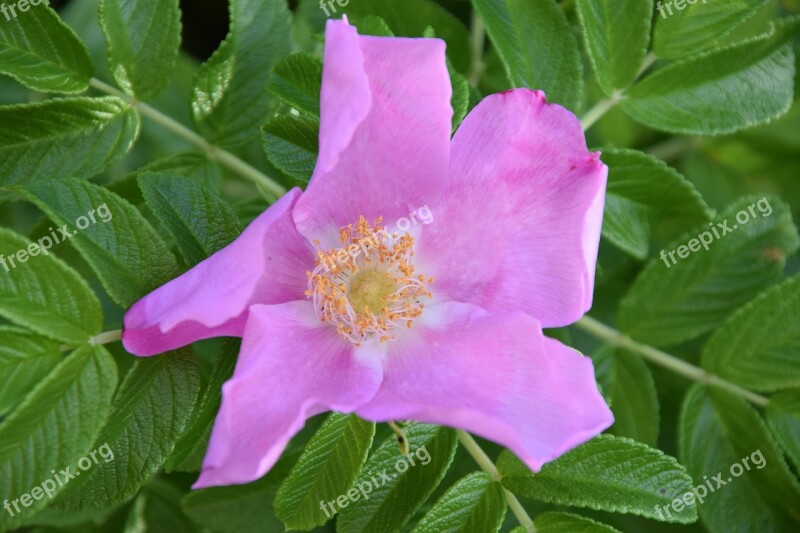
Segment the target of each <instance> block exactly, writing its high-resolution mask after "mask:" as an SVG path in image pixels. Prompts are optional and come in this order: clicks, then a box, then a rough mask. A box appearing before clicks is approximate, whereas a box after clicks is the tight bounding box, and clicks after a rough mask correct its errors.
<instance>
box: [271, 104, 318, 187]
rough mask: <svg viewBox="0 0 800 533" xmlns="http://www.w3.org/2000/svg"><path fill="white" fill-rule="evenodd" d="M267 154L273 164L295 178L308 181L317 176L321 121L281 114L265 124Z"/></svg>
mask: <svg viewBox="0 0 800 533" xmlns="http://www.w3.org/2000/svg"><path fill="white" fill-rule="evenodd" d="M261 132H262V140H263V145H264V152H265V153H266V155H267V159H268V160H269V162H270V163H272V164H273V165H275V168H278V169H279V170H281V172H284V173H286V174H287V175H289V176H291V177H292V178H294V179H296V180H298V181H302V182H307V181H309V180H310V179H311V176H312V174H314V168H315V167H316V165H317V155H318V153H319V121H318V120H317V119H315V118H307V117H302V116H300V117H297V116H294V115H278V116H277V117H274V118H272V119H271V120H270V121H269V122H267V123H266V124H264V126H263V128H262V130H261Z"/></svg>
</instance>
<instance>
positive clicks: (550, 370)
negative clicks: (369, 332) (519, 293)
mask: <svg viewBox="0 0 800 533" xmlns="http://www.w3.org/2000/svg"><path fill="white" fill-rule="evenodd" d="M432 319H433V320H432ZM423 320H425V322H426V323H425V324H415V325H414V328H413V329H412V330H411V332H409V333H412V334H409V335H407V336H405V337H401V338H400V339H398V340H397V341H395V342H394V343H393V344H391V345H390V346H389V352H388V354H387V357H386V363H385V369H384V380H383V384H382V385H381V389H380V391H379V392H378V394H377V395H376V397H375V398H374V399H373V400H372V401H371V402H370V403H369V404H367V405H365V406H363V407H361V408H359V409H358V410H357V413H358V414H359V416H362V417H364V418H367V419H370V420H375V421H385V420H405V419H410V420H417V421H420V422H429V423H434V424H444V425H448V426H453V427H457V428H461V429H464V430H466V431H469V432H472V433H475V434H477V435H480V436H482V437H484V438H486V439H489V440H492V441H494V442H497V443H499V444H502V445H503V446H506V447H508V448H509V449H511V451H513V452H514V453H515V454H516V455H517V456H518V457H519V458H520V459H521V460H523V461H524V462H525V463H526V464H527V465H528V466H529V467H530V468H531V469H532V470H535V471H538V470H539V469H540V468H541V466H542V464H543V463H545V462H547V461H551V460H553V459H555V458H556V457H558V456H560V455H562V454H563V453H565V452H567V451H568V450H570V449H572V448H574V447H575V446H578V445H579V444H581V443H583V442H586V441H587V440H589V439H591V438H592V437H594V436H595V435H597V434H599V433H600V432H601V431H603V430H604V429H606V428H607V427H609V426H610V425H611V424H612V423H613V420H614V419H613V415H612V414H611V411H610V410H609V408H608V406H607V405H606V403H605V401H604V400H603V397H602V396H601V395H600V393H599V392H598V390H597V385H596V382H595V378H594V371H593V367H592V361H591V359H589V358H588V357H584V356H582V355H581V354H579V353H578V352H576V351H574V350H572V349H571V348H568V347H567V346H564V345H563V344H561V343H560V342H558V341H555V340H552V339H550V338H548V337H544V336H543V335H542V332H541V329H540V326H539V324H538V323H537V322H536V320H534V319H533V318H531V317H530V316H528V315H525V314H524V313H520V312H516V313H513V314H508V315H504V316H498V315H492V314H489V313H487V312H486V311H484V310H482V309H480V308H478V307H475V306H472V305H468V304H457V303H446V304H441V305H437V306H433V307H431V308H429V309H428V310H426V315H423ZM417 328H419V329H417Z"/></svg>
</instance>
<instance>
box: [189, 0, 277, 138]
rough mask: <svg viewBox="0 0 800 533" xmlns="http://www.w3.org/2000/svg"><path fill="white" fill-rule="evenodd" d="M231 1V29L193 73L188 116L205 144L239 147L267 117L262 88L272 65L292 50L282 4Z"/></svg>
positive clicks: (258, 0)
mask: <svg viewBox="0 0 800 533" xmlns="http://www.w3.org/2000/svg"><path fill="white" fill-rule="evenodd" d="M230 2H231V14H230V21H231V22H230V27H231V30H230V32H229V33H228V36H227V37H226V38H225V41H223V43H222V44H221V45H220V47H219V48H218V49H217V51H216V52H214V55H212V56H211V59H209V60H208V61H207V62H206V63H204V64H203V66H202V67H201V68H200V71H199V72H198V74H197V79H196V80H195V84H194V90H193V94H192V116H193V118H194V121H195V124H196V125H197V127H198V129H200V131H201V132H203V133H204V134H205V135H206V137H207V138H208V139H209V140H210V141H212V142H214V143H217V144H219V145H220V146H223V147H225V148H240V147H242V146H244V145H247V144H249V143H250V142H252V141H254V140H255V139H256V138H257V137H258V127H259V126H261V124H263V123H264V121H265V120H266V119H267V116H268V104H269V99H268V96H267V92H266V91H265V89H264V88H265V87H266V86H267V83H268V82H269V78H270V73H271V71H272V67H274V66H275V64H276V63H277V62H278V60H279V59H280V58H282V57H283V56H285V55H287V54H288V53H289V52H290V51H291V35H290V33H291V31H290V29H291V13H290V12H289V10H288V8H287V6H286V1H285V0H230Z"/></svg>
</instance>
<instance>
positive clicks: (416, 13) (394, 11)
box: [316, 0, 472, 72]
mask: <svg viewBox="0 0 800 533" xmlns="http://www.w3.org/2000/svg"><path fill="white" fill-rule="evenodd" d="M316 3H317V4H318V3H319V2H316ZM323 5H324V6H325V7H323ZM323 5H320V6H319V8H320V9H323V11H324V10H325V8H327V9H328V11H330V12H331V14H330V15H328V14H327V13H326V16H336V17H337V18H338V17H340V16H341V14H342V13H346V14H347V15H348V16H353V17H364V16H367V15H376V16H378V17H380V18H382V19H383V20H384V21H385V22H386V24H388V26H389V28H390V29H391V30H392V31H393V32H394V34H395V35H398V36H401V37H420V36H421V35H422V34H423V32H424V31H425V28H427V27H428V26H432V27H434V28H436V34H437V35H438V36H439V37H440V38H441V39H444V41H445V42H446V43H447V54H448V56H449V57H450V60H451V61H453V65H454V66H455V67H456V70H458V71H459V72H467V71H468V70H469V68H470V66H471V65H472V47H471V46H470V42H469V32H468V31H467V28H466V27H465V26H464V24H463V23H462V22H461V21H460V20H459V19H458V18H456V17H455V16H453V15H452V14H450V13H449V12H448V11H447V10H446V9H444V8H443V7H441V6H440V5H438V4H437V3H436V2H433V1H432V0H403V1H402V2H397V1H396V0H349V2H347V3H346V5H345V6H344V7H340V6H341V3H338V2H337V1H336V0H333V1H331V0H326V1H325V3H324V4H323Z"/></svg>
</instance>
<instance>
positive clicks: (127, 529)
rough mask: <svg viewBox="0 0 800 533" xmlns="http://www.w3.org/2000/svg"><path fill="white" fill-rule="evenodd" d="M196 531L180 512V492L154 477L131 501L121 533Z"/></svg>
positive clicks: (179, 532) (191, 532) (186, 532)
mask: <svg viewBox="0 0 800 533" xmlns="http://www.w3.org/2000/svg"><path fill="white" fill-rule="evenodd" d="M103 531H106V529H104V530H103ZM115 531H118V530H115ZM196 531H197V528H195V527H194V526H193V525H192V523H191V521H190V520H189V519H188V518H187V517H186V516H184V514H183V513H182V512H181V491H180V490H179V489H178V488H177V487H175V486H173V485H171V484H169V483H167V482H166V481H163V480H161V479H154V480H152V481H151V482H150V483H148V484H147V485H146V486H145V488H144V489H143V490H142V492H141V494H139V496H138V497H137V498H136V499H135V500H134V501H133V505H132V506H131V510H130V513H129V514H128V519H127V521H126V523H125V526H124V533H141V532H147V533H195V532H196Z"/></svg>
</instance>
